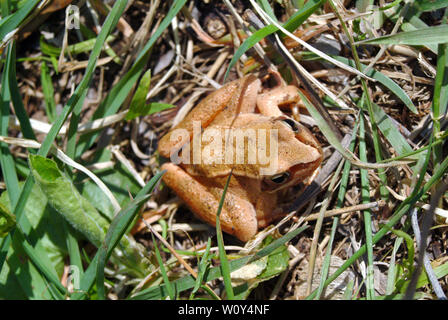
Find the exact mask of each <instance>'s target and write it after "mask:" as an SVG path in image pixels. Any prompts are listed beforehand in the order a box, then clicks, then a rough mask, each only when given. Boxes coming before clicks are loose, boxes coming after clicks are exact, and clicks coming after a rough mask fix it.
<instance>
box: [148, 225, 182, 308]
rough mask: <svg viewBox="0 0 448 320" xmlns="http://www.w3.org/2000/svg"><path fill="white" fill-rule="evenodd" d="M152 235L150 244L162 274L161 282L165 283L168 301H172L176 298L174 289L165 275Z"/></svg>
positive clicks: (157, 247)
mask: <svg viewBox="0 0 448 320" xmlns="http://www.w3.org/2000/svg"><path fill="white" fill-rule="evenodd" d="M151 235H152V242H153V243H154V252H155V253H156V259H157V263H158V264H159V268H160V273H161V274H162V278H163V282H164V283H165V287H166V289H167V291H168V296H169V297H170V300H174V299H175V298H176V296H175V295H174V288H173V285H172V284H171V281H170V279H169V278H168V274H167V273H166V269H165V265H164V264H163V259H162V256H161V255H160V251H159V246H158V244H157V241H156V238H155V236H154V234H151Z"/></svg>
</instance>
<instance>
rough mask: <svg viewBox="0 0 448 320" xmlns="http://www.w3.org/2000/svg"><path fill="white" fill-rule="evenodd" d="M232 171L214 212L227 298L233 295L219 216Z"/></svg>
mask: <svg viewBox="0 0 448 320" xmlns="http://www.w3.org/2000/svg"><path fill="white" fill-rule="evenodd" d="M232 171H233V169H232V170H231V171H230V173H229V176H228V177H227V181H226V185H225V186H224V190H223V192H222V196H221V199H220V201H219V206H218V212H217V213H216V238H217V240H218V248H219V261H220V262H221V274H222V277H223V280H224V286H225V289H226V294H227V298H228V299H229V300H233V299H234V298H235V296H234V294H233V288H232V279H231V277H230V266H229V260H228V259H227V254H226V249H225V248H224V239H223V237H222V230H221V221H220V219H219V217H220V216H221V211H222V206H223V205H224V199H225V197H226V193H227V188H228V186H229V182H230V179H231V177H232Z"/></svg>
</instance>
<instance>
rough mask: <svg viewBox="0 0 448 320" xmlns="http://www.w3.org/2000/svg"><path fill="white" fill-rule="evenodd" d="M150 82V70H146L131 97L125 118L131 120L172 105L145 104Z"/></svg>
mask: <svg viewBox="0 0 448 320" xmlns="http://www.w3.org/2000/svg"><path fill="white" fill-rule="evenodd" d="M150 84H151V70H148V71H146V72H145V74H144V75H143V77H142V79H141V80H140V83H139V85H138V88H137V90H136V92H135V94H134V97H133V98H132V101H131V105H130V107H129V111H128V113H127V114H126V118H125V119H126V120H133V119H135V118H137V117H139V116H146V115H150V114H153V113H157V112H160V111H163V110H165V109H169V108H173V107H174V105H172V104H168V103H159V102H151V103H149V104H146V94H147V93H148V90H149V86H150Z"/></svg>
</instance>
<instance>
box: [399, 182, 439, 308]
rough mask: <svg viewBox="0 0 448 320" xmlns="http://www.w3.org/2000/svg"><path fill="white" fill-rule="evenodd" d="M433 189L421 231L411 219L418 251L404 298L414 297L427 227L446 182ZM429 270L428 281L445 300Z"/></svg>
mask: <svg viewBox="0 0 448 320" xmlns="http://www.w3.org/2000/svg"><path fill="white" fill-rule="evenodd" d="M435 190H436V191H435V192H434V194H433V196H432V197H431V207H430V210H429V211H428V212H427V213H426V215H425V216H424V217H423V221H422V228H421V233H420V232H418V231H419V230H418V225H417V222H416V221H415V222H414V221H412V222H413V223H412V227H413V228H414V227H416V229H415V230H414V233H415V238H416V240H417V245H418V249H419V251H418V260H417V266H416V268H415V271H414V273H413V275H412V279H411V282H410V283H409V286H408V288H407V290H406V294H405V297H404V299H405V300H411V299H413V298H414V294H415V290H416V288H417V281H418V278H419V276H420V273H421V271H422V265H423V264H424V263H425V261H424V260H425V253H426V247H427V240H428V236H429V229H430V227H431V224H432V221H433V217H434V212H435V209H436V208H437V206H438V204H439V200H440V198H441V197H442V196H443V195H444V193H445V191H446V190H448V184H447V183H446V182H445V181H442V182H441V183H440V184H439V186H438V187H436V188H435ZM414 211H416V210H415V209H414ZM416 219H417V218H416V217H415V220H416ZM414 224H415V226H414ZM416 231H417V232H416ZM417 238H420V239H417ZM419 240H420V241H419ZM428 263H429V259H428ZM425 268H426V265H425ZM429 268H430V269H431V265H430V264H429ZM431 271H432V269H431ZM431 271H430V272H428V270H426V272H427V274H428V278H429V279H430V281H431V283H432V285H433V288H434V291H435V292H436V294H437V297H438V298H439V299H444V300H446V296H445V294H443V296H441V295H439V294H440V292H437V291H436V290H437V287H438V285H439V284H438V281H437V278H436V277H435V276H434V275H432V276H434V277H433V279H434V278H435V282H437V284H435V283H433V282H432V280H431V278H430V273H431ZM441 292H442V293H443V291H441Z"/></svg>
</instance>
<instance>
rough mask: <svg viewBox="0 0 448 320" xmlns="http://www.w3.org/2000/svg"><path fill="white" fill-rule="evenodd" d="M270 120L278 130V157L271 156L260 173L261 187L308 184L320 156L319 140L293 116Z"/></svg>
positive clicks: (272, 190) (272, 189)
mask: <svg viewBox="0 0 448 320" xmlns="http://www.w3.org/2000/svg"><path fill="white" fill-rule="evenodd" d="M272 121H273V128H275V129H277V130H276V131H277V146H278V148H277V149H278V150H277V154H278V157H277V158H275V157H271V163H269V170H265V174H263V180H262V186H261V187H262V189H263V190H264V191H267V192H276V191H278V190H280V189H284V188H287V187H290V186H294V185H297V184H299V183H304V184H309V183H310V182H311V180H312V179H313V178H314V176H315V173H316V171H317V170H318V168H319V166H320V164H321V162H322V159H323V154H322V149H321V147H320V145H319V143H318V142H317V140H316V138H315V137H314V136H313V134H312V133H311V132H310V131H309V130H308V129H307V128H306V127H304V126H303V125H301V124H300V123H298V122H297V121H295V120H294V119H292V118H289V117H287V116H281V117H277V118H275V119H273V120H272ZM271 143H272V142H271ZM274 149H275V148H274ZM271 150H273V149H272V148H271Z"/></svg>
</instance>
